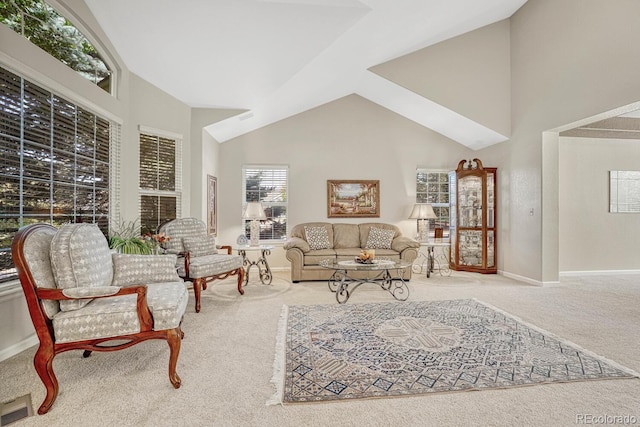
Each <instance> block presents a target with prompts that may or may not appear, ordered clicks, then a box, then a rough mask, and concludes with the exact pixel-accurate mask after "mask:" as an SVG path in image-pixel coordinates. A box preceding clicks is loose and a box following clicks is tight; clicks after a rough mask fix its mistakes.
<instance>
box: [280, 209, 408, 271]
mask: <svg viewBox="0 0 640 427" xmlns="http://www.w3.org/2000/svg"><path fill="white" fill-rule="evenodd" d="M372 229H374V230H373V231H372ZM364 248H369V249H375V252H376V257H385V258H388V259H394V260H404V261H409V262H413V260H414V259H416V257H417V255H418V249H419V248H420V243H418V242H417V241H415V240H413V239H410V238H408V237H405V236H402V235H401V232H400V229H399V228H398V227H396V226H395V225H392V224H385V223H380V222H369V223H363V224H333V223H329V222H307V223H303V224H298V225H296V226H294V227H293V228H292V229H291V233H290V237H289V239H288V240H287V241H286V243H285V244H284V249H285V251H286V256H287V259H288V260H289V261H291V281H293V282H294V283H297V282H299V281H301V280H327V279H329V278H330V277H331V275H332V274H333V271H332V270H329V269H326V268H323V267H321V266H320V265H319V263H320V261H322V260H325V259H335V260H336V261H343V260H352V259H354V258H355V257H357V256H358V255H359V254H360V251H361V250H362V249H364ZM403 278H404V279H405V280H409V279H411V268H407V269H405V270H404V276H403Z"/></svg>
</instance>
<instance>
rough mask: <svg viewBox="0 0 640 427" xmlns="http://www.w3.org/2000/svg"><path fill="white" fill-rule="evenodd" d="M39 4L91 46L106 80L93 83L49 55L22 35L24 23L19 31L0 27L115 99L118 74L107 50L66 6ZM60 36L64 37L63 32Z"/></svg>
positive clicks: (72, 41) (58, 3) (57, 3)
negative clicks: (59, 18)
mask: <svg viewBox="0 0 640 427" xmlns="http://www.w3.org/2000/svg"><path fill="white" fill-rule="evenodd" d="M40 2H41V3H43V4H44V5H45V6H46V7H48V8H49V10H48V11H47V14H49V13H53V14H55V15H57V16H58V17H61V18H63V19H64V20H65V21H66V23H68V24H69V25H68V26H70V27H72V28H73V29H75V30H76V31H77V32H78V34H79V35H80V36H81V37H82V39H83V42H86V43H88V44H89V45H90V46H91V48H92V49H93V50H94V51H95V53H96V55H97V60H98V61H100V62H101V63H102V64H103V65H104V66H105V68H106V71H107V76H108V77H107V78H105V79H102V80H100V81H94V79H91V78H88V77H86V75H85V74H83V73H82V72H80V71H79V70H76V69H75V68H74V67H72V66H71V65H70V64H67V63H66V62H64V61H63V60H62V59H61V58H58V57H57V56H56V55H54V54H53V53H50V52H49V51H48V49H47V48H46V47H43V46H40V45H39V44H37V43H36V42H35V41H34V40H32V39H30V38H28V37H27V36H26V35H25V34H24V23H23V22H22V23H21V26H20V29H19V30H18V29H17V28H11V27H10V26H9V25H7V24H4V23H2V22H0V25H2V26H6V27H7V28H8V29H9V31H11V32H13V33H15V34H17V35H18V36H20V37H21V38H23V39H25V40H26V41H27V42H29V43H31V44H32V45H34V46H37V47H38V48H39V49H41V50H42V51H44V52H46V54H47V55H49V56H51V57H52V58H55V59H56V60H57V61H58V62H60V63H61V64H63V65H65V66H66V67H68V68H69V69H70V70H72V71H73V72H74V73H75V74H77V75H79V76H80V77H81V78H82V79H83V80H89V81H90V82H91V83H92V84H94V85H95V86H96V87H98V88H100V89H101V90H104V91H105V92H107V93H109V94H110V95H111V96H114V97H115V96H116V94H117V93H118V91H117V87H116V86H117V81H118V73H117V67H115V66H114V64H115V61H114V59H113V57H112V56H111V55H110V54H109V52H108V49H106V47H105V46H104V45H103V44H102V43H100V42H99V41H98V40H97V39H96V38H95V37H94V34H93V31H91V30H90V29H89V28H88V27H87V26H86V25H85V24H84V23H83V22H82V20H81V19H79V18H78V16H77V15H76V14H75V13H74V12H73V10H71V9H69V7H67V6H66V5H64V4H62V3H60V2H59V1H55V0H54V1H50V0H40ZM20 10H21V12H22V17H24V10H22V9H20ZM27 15H29V14H27ZM54 17H55V16H54ZM31 18H33V19H36V20H39V19H38V18H36V17H33V16H31ZM42 22H43V24H44V25H43V27H44V28H43V30H44V31H49V29H48V23H47V22H44V21H42ZM62 34H63V35H64V32H63V33H62ZM50 37H51V36H50ZM65 40H68V41H69V42H70V43H71V44H72V45H77V43H75V40H72V39H65ZM104 81H106V83H107V84H108V88H105V86H104V84H102V85H101V84H100V83H101V82H104Z"/></svg>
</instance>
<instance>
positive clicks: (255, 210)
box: [242, 202, 267, 219]
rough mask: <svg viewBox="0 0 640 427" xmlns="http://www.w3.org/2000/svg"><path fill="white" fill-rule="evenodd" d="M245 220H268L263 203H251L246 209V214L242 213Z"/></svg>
mask: <svg viewBox="0 0 640 427" xmlns="http://www.w3.org/2000/svg"><path fill="white" fill-rule="evenodd" d="M242 218H243V219H267V215H265V213H264V209H262V203H260V202H249V203H247V206H246V207H245V208H244V212H243V213H242Z"/></svg>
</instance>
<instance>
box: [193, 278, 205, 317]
mask: <svg viewBox="0 0 640 427" xmlns="http://www.w3.org/2000/svg"><path fill="white" fill-rule="evenodd" d="M203 282H204V279H202V278H197V279H193V294H194V295H195V298H196V313H200V294H201V293H202V283H203Z"/></svg>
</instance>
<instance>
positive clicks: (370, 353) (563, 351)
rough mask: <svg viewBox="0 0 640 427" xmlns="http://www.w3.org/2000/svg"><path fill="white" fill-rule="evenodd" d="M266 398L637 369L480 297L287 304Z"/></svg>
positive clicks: (420, 390) (302, 398)
mask: <svg viewBox="0 0 640 427" xmlns="http://www.w3.org/2000/svg"><path fill="white" fill-rule="evenodd" d="M279 329H280V331H279V332H278V339H277V344H276V359H275V362H274V376H273V382H274V384H275V386H276V388H277V391H276V394H275V395H274V396H273V397H272V398H271V399H270V400H269V401H268V402H267V404H280V403H297V402H316V401H328V400H343V399H360V398H372V397H391V396H408V395H415V394H425V393H436V392H451V391H465V390H483V389H489V388H505V387H513V386H523V385H532V384H542V383H554V382H567V381H583V380H594V379H607V378H633V377H638V376H639V374H638V373H636V372H634V371H632V370H630V369H627V368H625V367H623V366H620V365H618V364H616V363H615V362H612V361H609V360H606V359H604V358H602V357H599V356H597V355H595V354H593V353H591V352H589V351H587V350H584V349H582V348H580V347H578V346H576V345H574V344H572V343H569V342H567V341H566V340H563V339H560V338H558V337H555V336H553V335H552V334H550V333H548V332H546V331H543V330H541V329H539V328H537V327H535V326H533V325H529V324H526V323H525V322H523V321H521V320H519V319H517V318H515V317H514V316H511V315H509V314H508V313H505V312H504V311H501V310H499V309H497V308H495V307H491V306H490V305H488V304H485V303H482V302H480V301H478V300H452V301H418V302H391V303H370V304H345V305H338V304H326V305H307V306H289V307H287V306H284V307H283V311H282V318H281V321H280V328H279Z"/></svg>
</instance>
